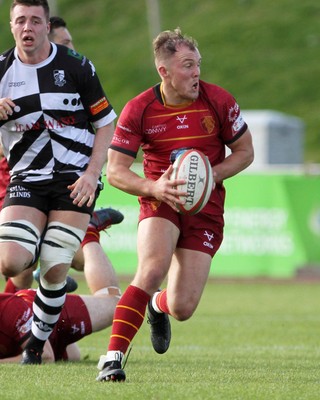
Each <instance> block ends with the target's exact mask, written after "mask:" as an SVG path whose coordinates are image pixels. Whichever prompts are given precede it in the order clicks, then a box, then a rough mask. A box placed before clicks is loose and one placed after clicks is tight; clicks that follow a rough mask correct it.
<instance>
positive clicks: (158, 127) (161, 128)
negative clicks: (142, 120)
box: [145, 124, 167, 135]
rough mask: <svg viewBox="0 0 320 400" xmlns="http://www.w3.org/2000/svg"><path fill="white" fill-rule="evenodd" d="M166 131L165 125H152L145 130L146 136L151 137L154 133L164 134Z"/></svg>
mask: <svg viewBox="0 0 320 400" xmlns="http://www.w3.org/2000/svg"><path fill="white" fill-rule="evenodd" d="M166 130H167V125H166V124H159V125H152V127H151V128H148V129H146V130H145V134H146V135H152V134H154V133H164V132H166Z"/></svg>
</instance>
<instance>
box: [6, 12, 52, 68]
mask: <svg viewBox="0 0 320 400" xmlns="http://www.w3.org/2000/svg"><path fill="white" fill-rule="evenodd" d="M10 26H11V32H12V34H13V37H14V39H15V42H16V47H17V49H18V53H19V57H20V58H22V61H23V62H32V61H33V62H39V61H42V60H43V59H45V58H46V57H48V53H47V51H48V48H49V47H48V45H49V40H48V32H49V23H48V22H47V20H46V16H45V13H44V9H43V7H41V6H30V7H28V6H23V5H17V6H15V7H14V9H13V10H12V12H11V21H10ZM49 46H50V45H49Z"/></svg>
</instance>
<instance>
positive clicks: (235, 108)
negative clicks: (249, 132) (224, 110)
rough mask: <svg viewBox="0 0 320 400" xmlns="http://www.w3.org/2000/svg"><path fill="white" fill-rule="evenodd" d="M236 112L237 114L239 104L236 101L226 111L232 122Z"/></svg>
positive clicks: (236, 116) (236, 114)
mask: <svg viewBox="0 0 320 400" xmlns="http://www.w3.org/2000/svg"><path fill="white" fill-rule="evenodd" d="M238 114H239V106H238V104H237V103H235V105H234V106H233V107H230V108H229V111H228V119H229V121H230V122H234V121H235V120H236V119H237V118H238Z"/></svg>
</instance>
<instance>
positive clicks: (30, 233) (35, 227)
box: [0, 205, 46, 276]
mask: <svg viewBox="0 0 320 400" xmlns="http://www.w3.org/2000/svg"><path fill="white" fill-rule="evenodd" d="M45 224H46V215H45V214H44V213H43V212H42V211H40V210H38V209H36V208H33V207H26V206H17V205H16V206H8V207H5V208H4V209H2V210H1V213H0V239H1V241H0V253H1V271H2V273H4V274H8V276H14V275H16V274H17V273H19V272H21V271H23V270H24V269H25V268H27V267H28V266H29V265H30V263H31V262H32V260H33V259H34V256H35V254H36V251H37V248H38V245H39V241H40V236H41V233H42V231H43V229H44V227H45ZM8 238H10V240H9V239H8Z"/></svg>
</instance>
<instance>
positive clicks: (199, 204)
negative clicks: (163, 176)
mask: <svg viewBox="0 0 320 400" xmlns="http://www.w3.org/2000/svg"><path fill="white" fill-rule="evenodd" d="M170 179H184V180H185V181H186V183H185V184H184V185H179V186H178V189H179V190H182V191H184V192H186V193H187V196H186V197H184V196H181V199H185V204H177V205H176V206H177V208H178V209H179V212H180V213H181V214H187V215H194V214H196V213H198V212H199V211H201V210H202V209H203V208H204V207H205V205H206V204H207V202H208V200H209V198H210V195H211V192H212V190H213V188H214V181H213V176H212V168H211V165H210V162H209V159H208V157H207V156H205V155H204V154H203V153H202V152H201V151H199V150H195V149H190V150H186V151H184V152H181V153H178V157H177V158H176V160H175V162H174V164H173V172H172V174H171V177H170Z"/></svg>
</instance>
